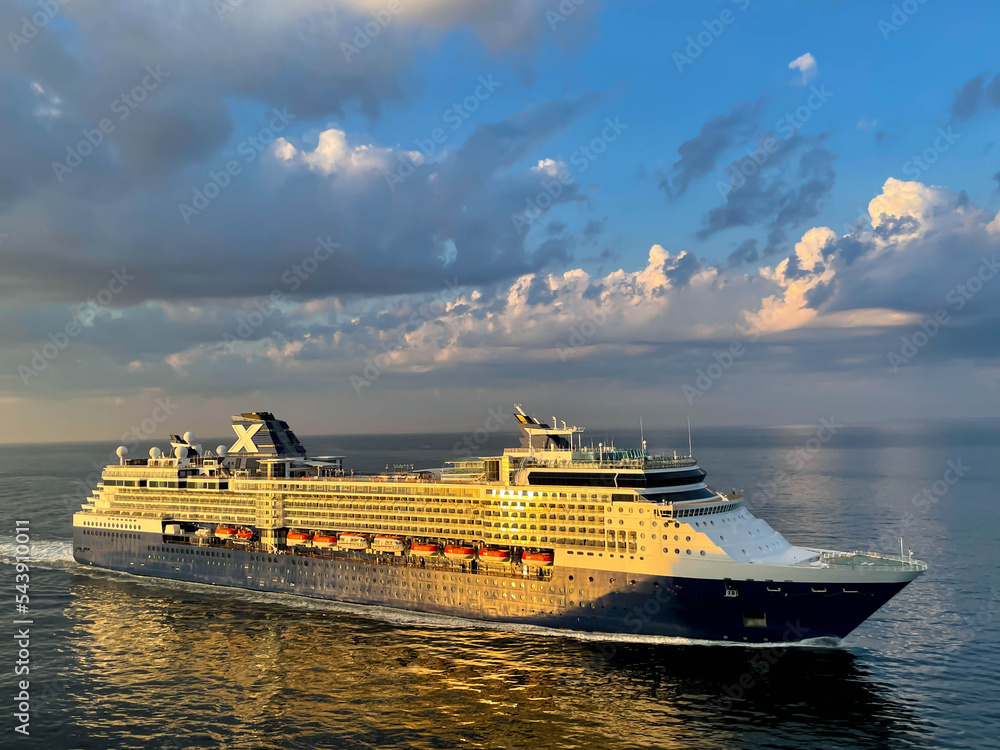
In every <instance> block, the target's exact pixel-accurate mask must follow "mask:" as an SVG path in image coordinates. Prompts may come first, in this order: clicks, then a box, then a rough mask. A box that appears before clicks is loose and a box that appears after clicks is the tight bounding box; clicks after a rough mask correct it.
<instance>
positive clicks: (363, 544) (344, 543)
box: [337, 532, 368, 549]
mask: <svg viewBox="0 0 1000 750" xmlns="http://www.w3.org/2000/svg"><path fill="white" fill-rule="evenodd" d="M337 545H338V546H340V547H342V548H343V549H368V537H367V536H365V535H364V534H353V533H351V532H347V533H346V534H341V535H340V536H339V537H337Z"/></svg>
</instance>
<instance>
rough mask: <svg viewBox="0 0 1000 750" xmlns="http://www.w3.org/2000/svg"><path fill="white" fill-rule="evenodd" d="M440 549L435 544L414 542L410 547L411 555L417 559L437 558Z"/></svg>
mask: <svg viewBox="0 0 1000 750" xmlns="http://www.w3.org/2000/svg"><path fill="white" fill-rule="evenodd" d="M438 552H440V549H439V548H438V546H437V543H435V542H414V543H413V544H411V545H410V554H411V555H416V556H417V557H435V556H437V553H438Z"/></svg>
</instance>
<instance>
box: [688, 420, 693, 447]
mask: <svg viewBox="0 0 1000 750" xmlns="http://www.w3.org/2000/svg"><path fill="white" fill-rule="evenodd" d="M688 456H694V450H692V448H691V417H690V415H689V416H688Z"/></svg>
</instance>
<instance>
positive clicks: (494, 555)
mask: <svg viewBox="0 0 1000 750" xmlns="http://www.w3.org/2000/svg"><path fill="white" fill-rule="evenodd" d="M479 559H480V560H485V561H486V562H499V563H506V562H510V550H509V549H493V548H491V547H483V548H482V549H481V550H479Z"/></svg>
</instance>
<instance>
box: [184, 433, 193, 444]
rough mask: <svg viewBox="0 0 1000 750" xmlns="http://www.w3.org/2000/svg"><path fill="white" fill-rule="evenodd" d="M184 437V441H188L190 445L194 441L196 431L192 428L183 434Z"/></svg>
mask: <svg viewBox="0 0 1000 750" xmlns="http://www.w3.org/2000/svg"><path fill="white" fill-rule="evenodd" d="M182 437H183V438H184V442H185V443H187V444H188V445H191V444H192V443H194V433H193V432H191V431H190V430H188V431H187V432H185V433H184V435H182Z"/></svg>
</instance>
